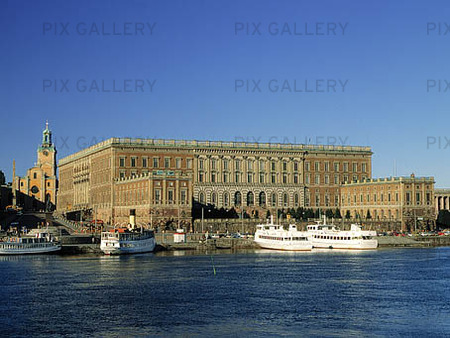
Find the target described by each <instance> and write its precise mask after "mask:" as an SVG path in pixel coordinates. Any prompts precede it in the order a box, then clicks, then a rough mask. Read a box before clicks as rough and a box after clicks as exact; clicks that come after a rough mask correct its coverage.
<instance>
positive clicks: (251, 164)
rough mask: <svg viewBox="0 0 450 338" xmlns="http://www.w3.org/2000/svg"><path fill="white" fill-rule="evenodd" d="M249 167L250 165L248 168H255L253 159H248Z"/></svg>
mask: <svg viewBox="0 0 450 338" xmlns="http://www.w3.org/2000/svg"><path fill="white" fill-rule="evenodd" d="M247 167H248V170H253V160H248V161H247Z"/></svg>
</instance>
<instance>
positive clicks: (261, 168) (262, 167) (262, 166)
mask: <svg viewBox="0 0 450 338" xmlns="http://www.w3.org/2000/svg"><path fill="white" fill-rule="evenodd" d="M259 170H264V161H263V160H260V161H259Z"/></svg>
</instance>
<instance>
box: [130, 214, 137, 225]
mask: <svg viewBox="0 0 450 338" xmlns="http://www.w3.org/2000/svg"><path fill="white" fill-rule="evenodd" d="M130 226H131V229H135V228H136V209H130Z"/></svg>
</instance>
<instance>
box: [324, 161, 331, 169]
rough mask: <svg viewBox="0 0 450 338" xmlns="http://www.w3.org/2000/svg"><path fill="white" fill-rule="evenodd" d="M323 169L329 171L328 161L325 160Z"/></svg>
mask: <svg viewBox="0 0 450 338" xmlns="http://www.w3.org/2000/svg"><path fill="white" fill-rule="evenodd" d="M325 171H330V162H325Z"/></svg>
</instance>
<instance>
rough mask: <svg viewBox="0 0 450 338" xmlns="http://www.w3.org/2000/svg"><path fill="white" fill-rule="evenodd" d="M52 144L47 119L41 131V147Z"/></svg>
mask: <svg viewBox="0 0 450 338" xmlns="http://www.w3.org/2000/svg"><path fill="white" fill-rule="evenodd" d="M51 145H52V132H51V131H50V130H49V129H48V120H47V121H46V122H45V130H44V131H43V132H42V147H50V146H51Z"/></svg>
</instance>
